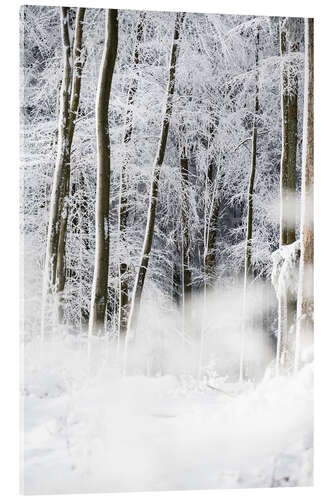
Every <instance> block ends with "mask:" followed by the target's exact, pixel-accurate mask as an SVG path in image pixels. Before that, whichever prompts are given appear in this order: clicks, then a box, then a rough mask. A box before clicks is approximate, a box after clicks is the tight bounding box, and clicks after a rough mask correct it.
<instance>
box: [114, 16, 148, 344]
mask: <svg viewBox="0 0 333 500" xmlns="http://www.w3.org/2000/svg"><path fill="white" fill-rule="evenodd" d="M145 16H146V14H145V13H144V12H142V13H141V14H140V17H139V21H138V25H137V32H136V42H135V47H134V66H135V69H136V70H137V69H138V65H139V63H140V55H139V45H140V43H141V41H142V36H143V23H144V19H145ZM137 89H138V76H137V75H136V76H135V77H134V78H133V80H132V83H131V86H130V89H129V92H128V97H127V110H126V116H125V127H124V130H125V132H124V139H123V142H124V144H125V145H128V144H129V143H130V142H131V138H132V131H133V104H134V98H135V95H136V92H137ZM127 163H128V153H127V151H125V157H124V160H123V164H122V169H121V179H120V193H119V243H120V251H121V261H120V263H119V334H120V335H121V334H124V333H126V329H127V318H128V277H127V271H128V266H127V262H126V260H125V259H124V257H123V254H124V253H126V252H125V249H126V242H127V239H126V229H127V220H128V194H127V187H128V181H127Z"/></svg>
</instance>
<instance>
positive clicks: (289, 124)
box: [276, 19, 299, 370]
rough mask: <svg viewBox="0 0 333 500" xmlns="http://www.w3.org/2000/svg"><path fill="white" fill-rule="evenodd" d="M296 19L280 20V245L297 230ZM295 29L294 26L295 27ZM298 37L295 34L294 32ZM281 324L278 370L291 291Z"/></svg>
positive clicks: (292, 309)
mask: <svg viewBox="0 0 333 500" xmlns="http://www.w3.org/2000/svg"><path fill="white" fill-rule="evenodd" d="M287 22H288V23H289V24H290V23H292V22H294V23H297V22H298V20H293V21H292V20H291V19H289V20H287V19H284V20H281V21H280V51H281V92H282V94H281V110H282V155H281V181H280V190H281V202H280V203H281V209H280V246H281V245H290V244H291V243H294V241H295V233H296V203H295V202H296V156H297V104H298V81H297V74H296V72H295V71H294V68H293V64H292V63H288V67H287V66H286V63H285V62H284V58H285V56H286V54H287V53H288V49H290V51H291V52H295V51H298V50H299V43H298V41H297V40H294V41H293V43H291V42H290V38H291V34H290V33H288V29H287V25H286V23H287ZM293 31H295V33H296V24H295V29H294V30H293ZM294 37H295V34H294ZM278 300H279V315H278V317H279V328H278V336H279V341H278V351H277V362H276V364H277V370H279V367H283V368H285V369H288V368H290V367H291V364H292V359H293V358H294V352H293V351H294V338H295V336H294V335H293V333H292V328H293V325H294V324H295V318H296V308H297V301H296V300H295V298H294V297H292V296H291V295H290V293H287V292H286V296H285V297H279V298H278Z"/></svg>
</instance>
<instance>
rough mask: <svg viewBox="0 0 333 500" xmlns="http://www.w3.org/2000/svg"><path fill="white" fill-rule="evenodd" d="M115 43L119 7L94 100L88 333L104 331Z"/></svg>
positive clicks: (109, 22) (109, 24)
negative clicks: (92, 253)
mask: <svg viewBox="0 0 333 500" xmlns="http://www.w3.org/2000/svg"><path fill="white" fill-rule="evenodd" d="M117 47H118V11H117V10H116V9H108V10H107V11H106V14H105V43H104V52H103V56H102V62H101V68H100V74H99V83H98V90H97V101H96V134H97V186H96V247H95V268H94V278H93V286H92V292H91V309H90V317H89V335H91V334H92V333H96V334H98V335H101V334H103V332H104V322H105V311H106V304H107V299H108V293H107V292H108V272H109V246H110V235H109V209H110V137H109V123H108V121H109V120H108V119H109V101H110V93H111V85H112V77H113V72H114V66H115V62H116V57H117Z"/></svg>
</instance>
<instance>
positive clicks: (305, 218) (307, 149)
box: [295, 19, 314, 370]
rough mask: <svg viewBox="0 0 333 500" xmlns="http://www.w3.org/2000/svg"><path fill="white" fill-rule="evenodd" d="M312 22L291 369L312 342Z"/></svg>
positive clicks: (307, 48)
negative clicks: (298, 270) (298, 273)
mask: <svg viewBox="0 0 333 500" xmlns="http://www.w3.org/2000/svg"><path fill="white" fill-rule="evenodd" d="M313 52H314V50H313V19H306V20H305V84H304V117H303V164H302V201H301V207H302V208H301V258H300V275H299V288H298V301H297V302H298V304H297V326H296V355H295V369H296V370H297V368H298V365H299V363H300V350H301V344H302V347H303V346H306V344H308V343H312V340H313V309H314V298H313V250H314V244H313V235H314V227H313V182H314V137H313V116H314V115H313V113H314V112H313V103H314V90H313V74H314V59H313V55H314V54H313Z"/></svg>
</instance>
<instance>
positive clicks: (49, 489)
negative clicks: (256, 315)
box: [22, 336, 313, 494]
mask: <svg viewBox="0 0 333 500" xmlns="http://www.w3.org/2000/svg"><path fill="white" fill-rule="evenodd" d="M103 349H104V350H103V352H104V354H105V355H104V358H103V359H104V361H102V360H101V359H100V362H99V364H98V370H97V369H96V370H95V371H94V373H93V374H91V373H90V375H89V372H88V363H87V345H86V342H85V341H83V340H81V341H80V340H78V339H75V338H74V337H73V338H71V336H68V337H67V341H64V340H63V339H59V340H57V339H54V340H53V341H50V342H46V343H45V344H44V345H43V346H42V348H41V349H40V346H39V344H38V342H36V343H35V342H30V343H27V345H26V346H25V349H24V365H25V373H24V387H22V402H23V408H24V434H23V429H22V455H24V456H22V460H23V461H24V463H22V466H23V467H22V475H23V476H24V477H23V478H22V490H23V491H24V493H28V494H34V493H44V494H47V493H75V492H76V493H85V492H86V493H88V492H111V491H135V490H137V491H138V490H167V489H196V488H203V489H209V488H242V487H243V488H246V487H277V486H307V485H311V484H312V450H313V444H312V418H313V401H312V387H313V381H312V365H311V364H308V365H307V366H305V367H304V368H303V369H302V370H301V371H300V372H299V373H298V374H297V375H296V376H294V377H292V378H289V379H287V378H284V377H280V378H271V377H270V376H269V372H268V371H267V374H266V377H265V378H264V380H263V381H262V382H260V383H259V384H257V385H255V384H254V383H243V384H242V385H240V384H238V383H231V382H229V383H228V380H226V379H223V378H221V377H217V376H216V374H214V372H213V371H212V372H211V374H210V375H209V373H208V372H207V373H208V375H207V376H206V378H205V380H204V381H201V382H200V383H198V382H197V381H196V380H195V378H193V377H191V376H190V375H186V376H185V375H184V376H177V377H176V376H171V375H164V376H157V377H156V376H155V377H147V376H143V375H141V376H140V375H136V376H127V377H120V376H119V375H117V373H116V371H115V370H114V369H113V368H112V363H110V359H109V357H108V348H107V347H106V344H104V348H103Z"/></svg>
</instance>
